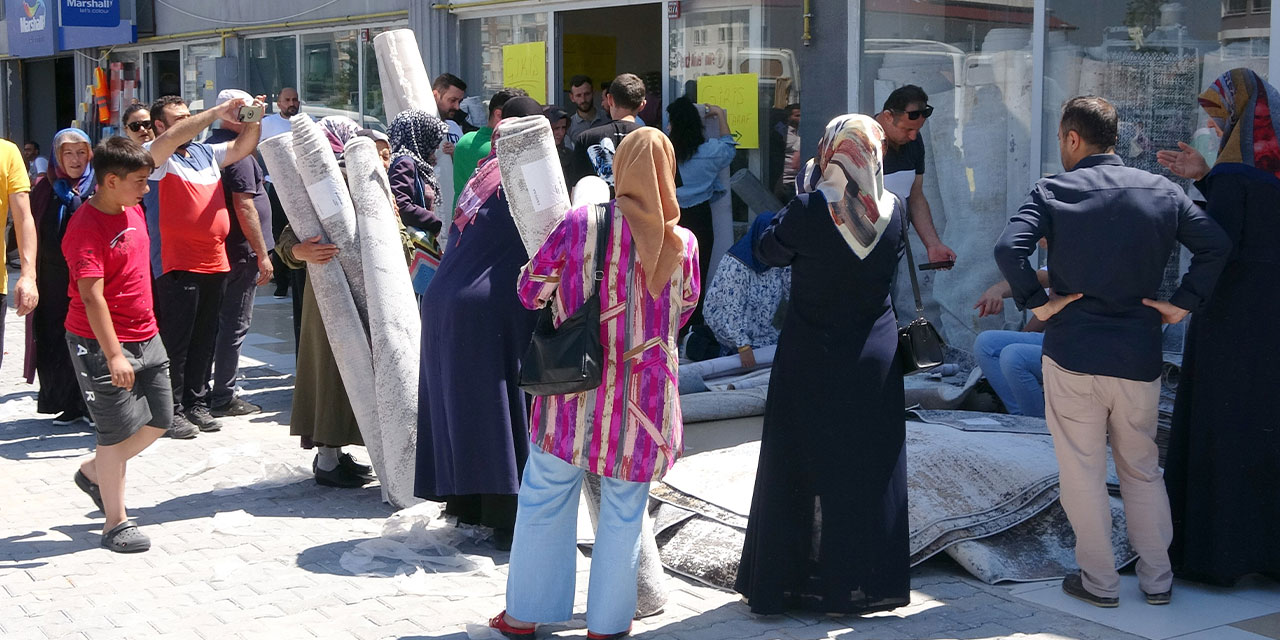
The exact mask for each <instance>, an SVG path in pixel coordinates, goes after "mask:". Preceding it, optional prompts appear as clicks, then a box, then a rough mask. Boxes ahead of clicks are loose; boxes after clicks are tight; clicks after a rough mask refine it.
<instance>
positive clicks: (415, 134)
mask: <svg viewBox="0 0 1280 640" xmlns="http://www.w3.org/2000/svg"><path fill="white" fill-rule="evenodd" d="M448 135H449V127H448V125H446V124H445V123H444V122H442V121H441V120H440V118H437V117H435V116H433V115H431V114H429V113H427V112H426V111H423V110H421V109H409V110H407V111H401V112H400V114H399V115H397V116H396V117H395V119H393V120H392V121H391V127H390V128H389V129H387V136H388V137H390V138H391V161H392V162H395V161H396V160H397V159H398V158H406V157H407V158H412V159H413V162H414V164H415V165H416V166H417V169H418V174H419V175H420V176H422V180H423V181H424V182H426V183H427V186H429V187H431V191H432V192H433V193H435V206H433V207H431V208H432V210H433V211H439V210H440V183H439V180H437V179H436V170H435V167H433V166H432V165H431V163H429V162H427V158H428V157H430V156H431V154H432V153H433V152H435V150H436V149H438V148H440V144H441V143H442V142H444V141H445V137H446V136H448Z"/></svg>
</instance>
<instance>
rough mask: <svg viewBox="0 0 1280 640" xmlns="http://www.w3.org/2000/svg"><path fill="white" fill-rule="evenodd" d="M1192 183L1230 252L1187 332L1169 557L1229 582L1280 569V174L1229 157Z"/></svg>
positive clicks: (1183, 574) (1197, 573)
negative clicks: (1279, 361) (1279, 378)
mask: <svg viewBox="0 0 1280 640" xmlns="http://www.w3.org/2000/svg"><path fill="white" fill-rule="evenodd" d="M1200 186H1201V191H1203V192H1204V193H1205V194H1207V196H1208V214H1209V217H1211V218H1213V219H1214V220H1215V221H1217V223H1218V224H1219V225H1221V226H1222V228H1223V229H1224V230H1225V231H1226V232H1227V235H1228V236H1230V238H1231V242H1232V251H1231V255H1230V256H1229V258H1228V262H1227V266H1226V268H1225V269H1223V271H1222V276H1221V278H1219V280H1218V285H1217V288H1215V289H1214V291H1213V297H1212V298H1211V299H1210V300H1209V302H1208V304H1207V305H1206V306H1205V308H1204V309H1202V310H1201V311H1199V312H1197V313H1195V314H1194V315H1193V316H1192V318H1191V327H1190V328H1189V330H1188V333H1187V342H1186V350H1185V352H1184V353H1183V359H1182V375H1181V378H1180V381H1179V383H1178V398H1177V400H1176V402H1175V404H1174V411H1173V425H1172V429H1171V432H1170V440H1169V455H1168V460H1167V463H1166V468H1165V484H1166V486H1167V487H1168V489H1169V503H1170V506H1171V507H1172V513H1173V529H1174V534H1173V546H1172V547H1171V548H1170V558H1171V560H1172V561H1173V566H1174V571H1175V572H1176V573H1177V575H1178V577H1180V578H1188V579H1192V580H1198V581H1201V582H1208V583H1211V584H1218V585H1231V584H1233V583H1234V582H1235V581H1236V580H1238V579H1239V578H1240V577H1242V576H1244V575H1246V574H1249V573H1255V572H1264V573H1270V574H1271V575H1273V576H1276V577H1277V578H1280V544H1277V541H1280V419H1277V417H1276V412H1275V408H1274V404H1275V397H1276V391H1277V390H1278V389H1280V385H1277V384H1276V381H1275V380H1276V377H1275V375H1276V373H1275V362H1276V357H1277V356H1280V334H1278V333H1276V330H1275V319H1276V318H1277V317H1280V280H1278V279H1277V277H1276V273H1277V271H1278V270H1280V208H1277V205H1276V203H1277V202H1280V181H1277V180H1276V179H1275V177H1274V176H1271V175H1270V174H1263V173H1262V172H1260V171H1258V170H1256V169H1252V168H1251V167H1246V166H1244V165H1227V166H1221V167H1218V168H1216V169H1215V170H1214V171H1213V173H1211V174H1210V176H1209V178H1207V179H1206V181H1205V182H1203V183H1201V185H1200Z"/></svg>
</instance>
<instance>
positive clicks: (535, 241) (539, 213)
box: [493, 115, 570, 257]
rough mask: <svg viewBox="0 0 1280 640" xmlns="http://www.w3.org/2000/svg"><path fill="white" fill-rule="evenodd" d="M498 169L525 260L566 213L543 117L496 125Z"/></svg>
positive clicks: (564, 192)
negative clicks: (525, 255) (522, 243)
mask: <svg viewBox="0 0 1280 640" xmlns="http://www.w3.org/2000/svg"><path fill="white" fill-rule="evenodd" d="M497 133H498V136H497V141H496V142H494V143H493V145H494V147H495V148H496V149H497V152H498V167H499V168H500V170H501V172H502V188H503V190H504V191H505V193H506V195H507V200H508V202H510V203H511V217H512V218H513V219H515V221H516V230H517V231H519V232H520V240H521V241H523V242H524V248H525V251H527V252H528V253H529V257H533V254H534V253H536V252H537V251H538V247H541V246H542V241H543V240H546V239H547V236H548V235H550V234H551V231H552V230H553V229H555V228H556V225H557V224H559V223H560V221H561V220H563V219H564V214H565V212H566V211H568V210H569V207H570V204H569V189H568V187H566V186H565V183H564V170H562V169H561V168H560V155H559V154H558V153H557V152H556V143H555V139H554V138H552V137H551V123H550V121H548V120H547V119H546V118H545V117H543V116H540V115H539V116H525V117H523V118H507V119H506V120H503V121H502V122H501V123H500V124H499V125H498V132H497Z"/></svg>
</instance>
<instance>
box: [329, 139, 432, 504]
mask: <svg viewBox="0 0 1280 640" xmlns="http://www.w3.org/2000/svg"><path fill="white" fill-rule="evenodd" d="M345 157H346V164H347V183H348V184H349V185H350V187H351V199H352V202H353V203H354V204H355V209H356V223H357V226H358V229H359V237H360V248H359V250H360V252H361V253H362V254H363V255H362V256H361V258H362V260H361V262H362V264H363V266H364V276H365V277H364V280H365V285H366V287H367V289H368V294H369V338H370V341H371V342H372V347H373V384H374V387H375V394H376V397H377V402H378V421H379V425H380V426H379V431H380V435H381V437H382V452H383V465H384V466H383V467H382V468H380V469H378V477H379V478H381V480H382V486H383V487H384V488H385V489H386V490H387V493H388V495H389V497H390V499H391V503H392V504H394V505H396V506H400V507H404V506H407V505H410V504H413V503H414V502H416V501H417V500H416V499H415V498H414V496H413V481H414V464H415V454H416V451H417V435H418V365H419V362H420V361H419V357H420V354H421V349H420V347H419V345H420V344H421V339H422V321H421V318H420V317H419V316H418V307H417V298H416V296H415V295H414V293H413V284H412V283H411V282H410V281H409V269H408V267H407V266H406V265H405V260H404V247H403V245H402V244H401V242H400V229H399V225H398V224H397V223H396V215H395V211H394V209H393V208H392V205H391V192H390V187H389V185H388V184H387V174H386V172H385V170H384V169H383V167H382V158H380V157H379V156H378V148H377V146H376V145H375V144H374V142H373V140H372V139H370V138H364V137H358V138H354V139H352V140H351V142H349V143H347V146H346V150H345Z"/></svg>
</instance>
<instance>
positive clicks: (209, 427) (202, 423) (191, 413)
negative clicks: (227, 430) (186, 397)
mask: <svg viewBox="0 0 1280 640" xmlns="http://www.w3.org/2000/svg"><path fill="white" fill-rule="evenodd" d="M186 417H187V420H190V421H191V422H193V423H195V425H196V426H197V427H199V428H200V430H201V431H218V430H221V429H222V423H221V422H218V421H217V420H215V419H214V418H213V414H211V413H209V407H206V406H204V405H202V404H198V405H196V406H194V407H192V408H190V409H187V411H186Z"/></svg>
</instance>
